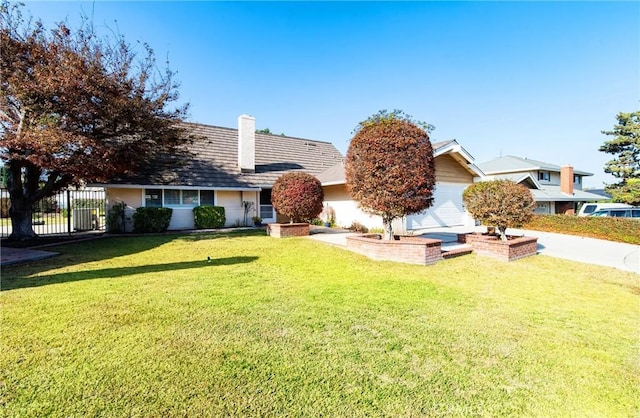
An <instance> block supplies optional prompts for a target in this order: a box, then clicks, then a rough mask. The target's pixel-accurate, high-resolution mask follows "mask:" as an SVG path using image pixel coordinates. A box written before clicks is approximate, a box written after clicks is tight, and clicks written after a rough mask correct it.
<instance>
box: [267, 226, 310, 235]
mask: <svg viewBox="0 0 640 418" xmlns="http://www.w3.org/2000/svg"><path fill="white" fill-rule="evenodd" d="M267 234H269V235H270V236H272V237H274V238H284V237H304V236H307V235H309V224H307V223H295V224H275V223H274V224H268V225H267Z"/></svg>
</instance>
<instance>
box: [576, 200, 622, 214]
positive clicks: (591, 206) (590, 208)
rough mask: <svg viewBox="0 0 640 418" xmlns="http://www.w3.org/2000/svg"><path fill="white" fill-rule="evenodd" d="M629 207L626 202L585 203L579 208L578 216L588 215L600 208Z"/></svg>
mask: <svg viewBox="0 0 640 418" xmlns="http://www.w3.org/2000/svg"><path fill="white" fill-rule="evenodd" d="M631 207H632V206H631V205H627V204H626V203H585V204H583V205H582V207H581V208H580V211H579V212H578V216H589V215H591V214H592V213H593V212H595V211H598V210H602V209H628V208H631Z"/></svg>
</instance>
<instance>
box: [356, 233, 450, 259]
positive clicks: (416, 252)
mask: <svg viewBox="0 0 640 418" xmlns="http://www.w3.org/2000/svg"><path fill="white" fill-rule="evenodd" d="M398 238H399V239H397V240H393V241H387V240H383V239H380V235H377V234H369V235H357V236H349V237H347V247H348V248H349V249H350V250H351V251H353V252H356V253H358V254H362V255H364V256H367V257H369V258H372V259H374V260H385V261H397V262H400V263H408V264H421V265H428V264H433V263H436V262H438V261H440V260H442V249H441V244H442V241H440V240H437V239H427V238H418V237H403V236H400V237H398Z"/></svg>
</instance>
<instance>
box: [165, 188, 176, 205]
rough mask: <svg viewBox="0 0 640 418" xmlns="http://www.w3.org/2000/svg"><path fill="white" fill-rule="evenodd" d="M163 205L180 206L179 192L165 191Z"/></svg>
mask: <svg viewBox="0 0 640 418" xmlns="http://www.w3.org/2000/svg"><path fill="white" fill-rule="evenodd" d="M164 204H165V205H167V206H169V205H174V206H175V205H179V204H180V190H171V189H167V190H165V191H164Z"/></svg>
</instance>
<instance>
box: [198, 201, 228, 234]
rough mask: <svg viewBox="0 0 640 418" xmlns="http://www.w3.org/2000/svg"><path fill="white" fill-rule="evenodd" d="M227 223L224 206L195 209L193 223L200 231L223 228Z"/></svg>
mask: <svg viewBox="0 0 640 418" xmlns="http://www.w3.org/2000/svg"><path fill="white" fill-rule="evenodd" d="M226 221H227V219H226V218H225V214H224V207H222V206H198V207H195V208H193V222H194V224H195V227H196V228H198V229H203V228H207V229H209V228H222V227H223V226H224V223H225V222H226Z"/></svg>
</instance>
